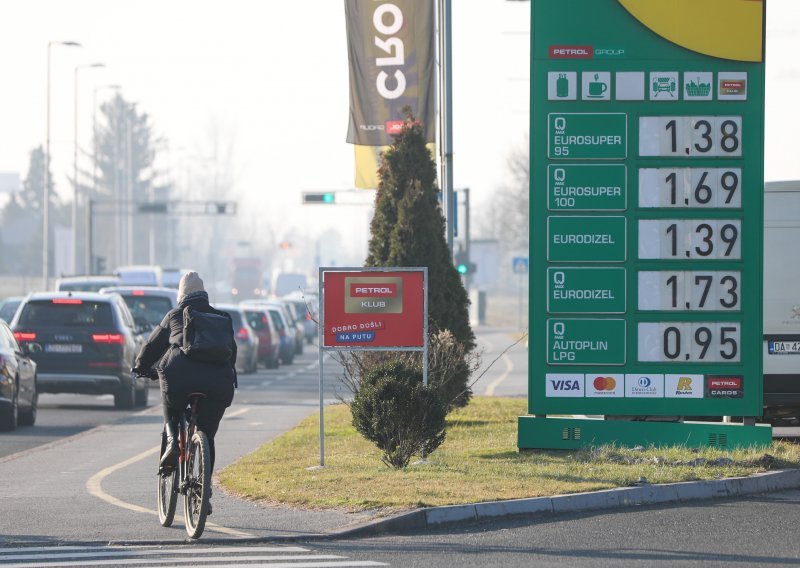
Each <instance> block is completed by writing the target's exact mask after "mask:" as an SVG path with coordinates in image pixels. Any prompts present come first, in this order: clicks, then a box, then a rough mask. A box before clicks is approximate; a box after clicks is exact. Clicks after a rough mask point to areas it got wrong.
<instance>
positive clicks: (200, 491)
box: [183, 431, 211, 538]
mask: <svg viewBox="0 0 800 568" xmlns="http://www.w3.org/2000/svg"><path fill="white" fill-rule="evenodd" d="M186 471H187V477H186V494H185V495H184V499H183V516H184V519H185V521H186V533H187V534H188V535H189V538H200V535H201V534H203V529H204V528H205V526H206V516H207V515H208V499H209V497H210V493H211V452H210V450H209V447H208V438H207V437H206V435H205V433H204V432H201V431H197V432H195V433H194V435H193V436H192V440H191V443H190V444H189V459H188V461H187V462H186Z"/></svg>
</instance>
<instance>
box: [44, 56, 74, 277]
mask: <svg viewBox="0 0 800 568" xmlns="http://www.w3.org/2000/svg"><path fill="white" fill-rule="evenodd" d="M54 45H63V46H66V47H81V44H79V43H77V42H75V41H50V42H47V120H46V122H47V126H46V135H45V143H44V176H43V177H44V188H42V289H43V290H47V289H48V288H49V287H50V230H49V229H50V59H51V57H50V54H51V51H52V47H53V46H54Z"/></svg>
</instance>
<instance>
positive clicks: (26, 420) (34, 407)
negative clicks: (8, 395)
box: [18, 392, 39, 426]
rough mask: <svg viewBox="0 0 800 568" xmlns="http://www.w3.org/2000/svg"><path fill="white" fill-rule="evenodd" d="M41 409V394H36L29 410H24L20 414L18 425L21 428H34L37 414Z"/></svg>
mask: <svg viewBox="0 0 800 568" xmlns="http://www.w3.org/2000/svg"><path fill="white" fill-rule="evenodd" d="M38 409H39V393H38V392H34V393H33V398H32V399H31V407H30V409H29V410H22V411H20V412H19V418H18V423H19V424H20V425H21V426H33V425H34V424H36V412H37V411H38Z"/></svg>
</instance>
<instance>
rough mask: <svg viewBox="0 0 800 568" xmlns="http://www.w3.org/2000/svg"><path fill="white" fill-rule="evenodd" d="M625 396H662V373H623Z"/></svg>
mask: <svg viewBox="0 0 800 568" xmlns="http://www.w3.org/2000/svg"><path fill="white" fill-rule="evenodd" d="M625 396H630V397H639V398H663V397H664V375H649V374H648V375H637V374H633V375H625Z"/></svg>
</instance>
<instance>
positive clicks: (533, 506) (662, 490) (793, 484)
mask: <svg viewBox="0 0 800 568" xmlns="http://www.w3.org/2000/svg"><path fill="white" fill-rule="evenodd" d="M796 488H800V469H791V470H784V471H775V472H766V473H757V474H754V475H751V476H749V477H731V478H728V479H719V480H714V481H685V482H681V483H669V484H664V485H649V484H648V485H642V486H640V487H620V488H616V489H605V490H602V491H592V492H590V493H572V494H567V495H557V496H554V497H535V498H531V499H511V500H508V501H491V502H485V503H472V504H468V505H449V506H444V507H428V508H425V509H419V510H417V511H411V512H408V513H401V514H399V515H396V516H394V517H389V518H386V519H381V520H379V521H374V522H369V523H366V524H364V525H360V526H357V527H353V528H349V529H344V530H340V531H334V532H331V533H327V536H328V537H329V538H337V539H338V538H350V537H361V536H372V535H376V534H383V533H393V532H407V531H414V530H425V529H431V528H443V527H447V526H453V525H458V524H463V523H473V522H478V521H486V520H498V519H502V518H507V517H518V516H528V515H541V514H547V513H550V514H559V513H577V512H582V511H597V510H604V509H622V508H626V507H637V506H641V505H657V504H662V503H680V502H684V501H697V500H704V499H720V498H725V497H738V496H742V495H754V494H758V493H767V492H770V491H783V490H786V489H796Z"/></svg>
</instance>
